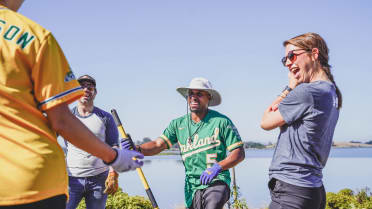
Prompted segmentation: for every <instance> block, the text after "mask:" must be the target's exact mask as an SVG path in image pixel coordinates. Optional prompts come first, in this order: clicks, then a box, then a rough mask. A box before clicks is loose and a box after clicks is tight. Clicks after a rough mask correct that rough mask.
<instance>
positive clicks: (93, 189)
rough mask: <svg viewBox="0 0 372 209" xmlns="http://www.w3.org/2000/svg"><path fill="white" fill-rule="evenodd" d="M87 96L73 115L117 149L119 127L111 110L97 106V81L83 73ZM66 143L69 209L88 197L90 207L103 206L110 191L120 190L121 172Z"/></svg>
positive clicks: (84, 96) (82, 79) (73, 208)
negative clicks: (108, 111)
mask: <svg viewBox="0 0 372 209" xmlns="http://www.w3.org/2000/svg"><path fill="white" fill-rule="evenodd" d="M78 81H79V83H80V85H81V87H82V88H83V90H84V95H83V96H82V97H81V98H80V99H79V100H78V103H77V106H75V107H74V108H73V109H72V114H74V115H75V116H76V117H77V118H78V119H79V120H80V121H81V122H82V123H83V124H84V125H85V126H87V127H88V128H89V130H91V131H92V132H93V133H94V134H95V135H96V136H97V137H98V138H99V139H100V140H101V141H103V142H105V143H106V144H108V145H109V146H111V147H116V148H118V147H119V146H118V142H119V141H118V129H117V127H116V125H115V122H114V120H113V118H112V116H111V114H110V113H107V112H105V111H103V110H101V109H100V108H98V107H96V106H94V99H95V97H96V95H97V88H96V80H95V79H94V78H93V77H91V76H89V75H83V76H80V77H79V78H78ZM65 142H66V150H67V152H66V163H67V171H68V175H69V195H70V198H69V201H68V203H67V207H66V209H75V208H76V207H77V206H78V204H79V202H80V201H81V199H82V198H85V203H86V206H87V209H104V208H105V205H106V199H107V194H114V193H115V192H116V191H117V189H118V173H116V172H115V171H114V169H112V168H111V167H109V166H107V165H106V164H104V163H103V162H102V161H101V160H100V159H99V158H97V157H95V156H93V155H91V154H89V153H87V152H85V151H83V150H81V149H79V148H77V147H75V146H74V145H73V144H71V143H69V142H68V141H65Z"/></svg>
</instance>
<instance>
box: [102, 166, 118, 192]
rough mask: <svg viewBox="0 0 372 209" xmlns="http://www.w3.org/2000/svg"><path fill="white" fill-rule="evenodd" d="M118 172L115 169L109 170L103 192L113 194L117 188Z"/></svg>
mask: <svg viewBox="0 0 372 209" xmlns="http://www.w3.org/2000/svg"><path fill="white" fill-rule="evenodd" d="M118 177H119V174H118V173H116V172H115V171H110V172H109V174H108V176H107V179H106V181H105V191H103V193H105V194H115V193H116V191H118V189H119V183H118Z"/></svg>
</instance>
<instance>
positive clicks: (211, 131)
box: [161, 110, 243, 207]
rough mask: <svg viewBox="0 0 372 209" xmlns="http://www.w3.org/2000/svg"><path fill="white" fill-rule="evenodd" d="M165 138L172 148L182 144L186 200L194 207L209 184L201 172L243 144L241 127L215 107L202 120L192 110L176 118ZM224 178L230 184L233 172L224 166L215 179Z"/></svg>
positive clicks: (164, 133)
mask: <svg viewBox="0 0 372 209" xmlns="http://www.w3.org/2000/svg"><path fill="white" fill-rule="evenodd" d="M161 138H162V139H163V140H164V141H165V142H166V144H167V146H168V148H170V147H172V145H174V144H175V143H178V144H179V146H180V151H181V156H182V160H183V164H184V166H185V172H186V178H185V201H186V206H187V207H190V205H191V203H192V198H193V196H194V193H195V191H196V190H198V189H204V188H206V187H208V185H202V184H201V183H200V175H201V174H202V173H203V171H204V170H205V169H207V168H209V167H211V166H212V165H213V164H214V163H216V162H219V161H222V160H224V159H225V158H226V156H227V151H232V150H234V149H236V148H238V147H241V146H243V142H242V140H241V138H240V136H239V133H238V130H237V129H236V128H235V126H234V124H233V123H232V122H231V120H230V119H229V118H228V117H226V116H225V115H222V114H220V113H219V112H217V111H214V110H208V114H207V115H206V116H205V117H204V119H203V120H201V121H200V122H199V123H195V122H193V121H192V120H191V118H190V114H187V115H184V116H182V117H180V118H177V119H175V120H173V121H172V122H171V123H170V124H169V126H168V127H167V128H166V129H165V130H164V132H163V135H162V136H161ZM216 180H222V181H224V182H225V183H226V184H227V185H230V181H231V179H230V172H229V170H224V171H222V172H220V173H219V174H218V176H217V177H216V178H215V179H214V180H213V181H216Z"/></svg>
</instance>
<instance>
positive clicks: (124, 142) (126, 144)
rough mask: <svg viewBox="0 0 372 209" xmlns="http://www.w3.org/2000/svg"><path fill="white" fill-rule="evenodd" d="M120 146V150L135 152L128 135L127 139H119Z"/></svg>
mask: <svg viewBox="0 0 372 209" xmlns="http://www.w3.org/2000/svg"><path fill="white" fill-rule="evenodd" d="M120 144H121V148H122V149H126V150H136V147H135V146H134V144H133V141H132V138H131V137H130V135H129V134H128V138H121V139H120Z"/></svg>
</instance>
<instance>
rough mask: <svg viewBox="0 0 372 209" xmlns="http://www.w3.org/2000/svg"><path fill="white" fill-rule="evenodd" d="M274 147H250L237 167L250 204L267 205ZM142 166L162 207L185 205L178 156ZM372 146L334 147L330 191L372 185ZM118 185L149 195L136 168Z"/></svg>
mask: <svg viewBox="0 0 372 209" xmlns="http://www.w3.org/2000/svg"><path fill="white" fill-rule="evenodd" d="M272 154H273V150H247V151H246V159H245V160H244V161H243V162H242V163H240V164H239V165H238V166H237V167H236V180H237V184H238V186H239V187H240V192H241V197H242V198H245V199H246V200H247V202H248V205H249V206H250V208H259V207H264V206H267V205H268V204H269V202H270V196H269V191H268V189H267V186H266V185H267V181H268V168H269V165H270V162H271V157H272ZM145 159H146V163H145V165H144V166H143V168H142V170H143V172H144V174H145V176H146V178H147V181H148V183H149V185H150V188H151V190H152V192H153V194H154V196H155V199H156V201H157V203H158V205H159V207H160V208H161V209H173V208H176V206H180V205H183V202H184V194H183V185H184V176H185V174H184V167H183V164H182V162H181V161H180V157H179V156H153V157H146V158H145ZM371 165H372V148H345V149H341V148H338V149H332V150H331V154H330V158H329V160H328V162H327V165H326V167H325V169H324V170H323V174H324V178H323V181H324V186H325V188H326V190H327V192H338V191H339V190H341V189H344V188H350V189H353V190H357V189H362V188H365V187H369V188H372V180H371V176H372V166H371ZM119 186H120V187H121V188H122V189H123V191H124V192H127V193H128V194H129V195H141V196H146V197H147V195H146V193H145V190H144V187H143V185H142V182H141V181H140V179H139V177H138V175H137V172H136V171H134V172H128V173H123V174H121V175H120V178H119Z"/></svg>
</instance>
